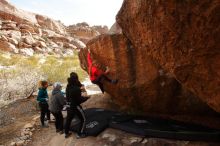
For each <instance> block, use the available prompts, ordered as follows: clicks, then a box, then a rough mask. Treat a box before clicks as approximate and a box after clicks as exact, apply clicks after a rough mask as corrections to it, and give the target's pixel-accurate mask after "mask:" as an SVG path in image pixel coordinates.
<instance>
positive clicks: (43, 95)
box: [37, 81, 50, 127]
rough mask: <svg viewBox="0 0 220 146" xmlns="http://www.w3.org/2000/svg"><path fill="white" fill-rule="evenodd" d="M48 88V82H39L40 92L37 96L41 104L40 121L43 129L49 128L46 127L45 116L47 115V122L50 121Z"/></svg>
mask: <svg viewBox="0 0 220 146" xmlns="http://www.w3.org/2000/svg"><path fill="white" fill-rule="evenodd" d="M47 87H48V82H47V81H40V82H39V90H38V95H37V101H38V103H39V107H40V111H41V114H40V120H41V126H42V127H48V126H47V125H45V123H44V121H45V115H47V120H50V111H49V106H48V94H47Z"/></svg>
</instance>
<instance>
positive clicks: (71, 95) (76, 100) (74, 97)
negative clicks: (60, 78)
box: [65, 72, 88, 138]
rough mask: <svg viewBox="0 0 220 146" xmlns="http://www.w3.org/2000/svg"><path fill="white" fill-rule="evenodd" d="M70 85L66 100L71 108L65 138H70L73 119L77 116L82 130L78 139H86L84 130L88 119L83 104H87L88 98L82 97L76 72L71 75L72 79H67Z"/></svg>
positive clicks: (68, 112) (68, 109)
mask: <svg viewBox="0 0 220 146" xmlns="http://www.w3.org/2000/svg"><path fill="white" fill-rule="evenodd" d="M67 81H68V84H67V87H66V100H67V102H68V103H69V105H70V107H68V108H67V118H66V125H65V138H68V137H69V136H70V133H69V129H70V124H71V121H72V119H73V118H74V116H75V115H77V116H78V117H79V119H80V121H81V122H80V129H79V131H78V132H77V138H82V137H85V136H86V135H85V133H84V128H85V122H86V117H85V114H84V111H83V109H82V107H81V106H80V104H81V103H83V102H85V101H86V100H87V99H88V98H83V97H82V96H81V92H82V91H81V89H80V88H81V85H82V84H81V83H80V82H79V80H78V75H77V74H76V73H74V72H72V73H71V74H70V77H69V78H68V79H67Z"/></svg>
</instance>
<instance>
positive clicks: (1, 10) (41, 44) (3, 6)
mask: <svg viewBox="0 0 220 146" xmlns="http://www.w3.org/2000/svg"><path fill="white" fill-rule="evenodd" d="M83 24H84V23H79V24H77V25H72V26H69V27H66V26H65V25H64V24H62V23H61V22H60V21H56V20H53V19H51V18H48V17H47V16H43V15H39V14H34V13H31V12H27V11H24V10H21V9H18V8H16V7H15V6H13V5H11V4H10V3H8V2H7V1H6V0H1V1H0V50H3V51H8V52H12V53H20V54H24V55H29V56H31V55H33V54H34V53H43V54H60V55H65V54H66V55H70V54H72V52H73V50H74V49H77V48H78V49H79V48H84V47H85V43H84V42H87V41H88V40H89V39H91V38H93V37H95V36H97V35H99V34H101V33H105V32H107V31H108V28H106V27H105V26H104V27H101V26H93V27H90V26H89V25H83ZM81 40H82V41H84V42H82V41H81ZM85 40H86V41H85Z"/></svg>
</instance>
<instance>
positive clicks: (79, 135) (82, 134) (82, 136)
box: [76, 133, 86, 139]
mask: <svg viewBox="0 0 220 146" xmlns="http://www.w3.org/2000/svg"><path fill="white" fill-rule="evenodd" d="M85 137H86V134H85V133H77V134H76V138H77V139H80V138H85Z"/></svg>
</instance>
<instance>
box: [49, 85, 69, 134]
mask: <svg viewBox="0 0 220 146" xmlns="http://www.w3.org/2000/svg"><path fill="white" fill-rule="evenodd" d="M61 89H62V85H61V83H60V82H56V83H54V85H53V91H52V96H51V98H50V100H49V109H50V111H51V113H52V114H53V116H54V117H55V128H56V132H60V134H62V133H63V114H62V109H63V107H64V105H65V104H66V101H65V97H64V95H63V93H62V92H61Z"/></svg>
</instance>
